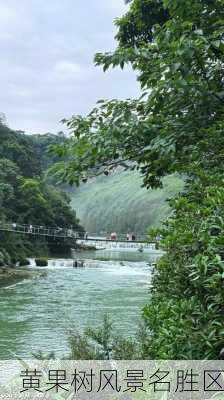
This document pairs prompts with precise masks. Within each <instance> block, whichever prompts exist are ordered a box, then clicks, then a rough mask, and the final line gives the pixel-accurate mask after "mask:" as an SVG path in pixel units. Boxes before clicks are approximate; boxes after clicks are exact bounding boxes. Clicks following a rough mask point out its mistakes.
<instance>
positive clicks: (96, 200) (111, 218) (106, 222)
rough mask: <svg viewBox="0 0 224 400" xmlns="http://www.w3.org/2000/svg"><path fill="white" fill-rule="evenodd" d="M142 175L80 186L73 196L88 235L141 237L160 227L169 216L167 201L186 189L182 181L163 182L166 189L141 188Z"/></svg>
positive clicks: (125, 175)
mask: <svg viewBox="0 0 224 400" xmlns="http://www.w3.org/2000/svg"><path fill="white" fill-rule="evenodd" d="M141 184H142V181H141V177H140V176H139V174H137V173H134V172H131V171H128V172H117V173H114V174H113V175H111V176H107V177H104V176H101V177H98V178H97V179H95V180H94V181H92V182H89V183H87V184H83V185H81V187H80V188H77V189H74V192H73V193H72V206H73V208H74V209H75V210H76V212H77V216H78V218H80V220H81V223H82V224H83V225H84V226H85V228H86V229H87V231H89V232H92V233H100V232H111V231H113V230H115V231H117V232H120V233H121V232H122V233H125V232H127V231H129V230H130V231H133V232H136V233H137V232H138V233H142V232H145V231H146V230H147V228H148V227H149V226H158V225H159V224H160V223H161V220H162V219H164V218H165V217H166V216H167V215H168V213H169V206H168V203H167V202H166V199H167V198H169V197H171V196H173V195H174V194H175V193H177V192H178V191H180V190H181V189H182V187H183V182H182V180H181V179H180V178H179V177H176V176H169V177H166V178H165V179H164V187H163V189H157V190H146V189H145V188H142V187H141Z"/></svg>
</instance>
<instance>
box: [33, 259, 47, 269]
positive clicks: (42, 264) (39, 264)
mask: <svg viewBox="0 0 224 400" xmlns="http://www.w3.org/2000/svg"><path fill="white" fill-rule="evenodd" d="M35 263H36V266H37V267H47V266H48V261H47V259H46V258H35Z"/></svg>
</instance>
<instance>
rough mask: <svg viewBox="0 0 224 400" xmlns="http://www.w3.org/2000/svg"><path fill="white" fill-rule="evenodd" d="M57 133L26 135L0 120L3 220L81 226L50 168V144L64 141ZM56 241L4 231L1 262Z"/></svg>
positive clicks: (47, 247)
mask: <svg viewBox="0 0 224 400" xmlns="http://www.w3.org/2000/svg"><path fill="white" fill-rule="evenodd" d="M64 140H65V138H64V136H63V134H62V133H59V134H58V135H51V134H46V135H25V134H24V133H23V132H19V131H13V130H11V129H10V128H9V127H8V126H6V124H4V123H3V122H0V220H1V222H3V223H4V222H7V223H17V224H21V225H23V224H32V225H33V226H34V225H41V226H52V227H56V226H57V227H71V226H73V227H74V228H78V229H81V227H80V226H79V221H78V219H77V217H76V214H75V212H74V211H73V210H72V208H71V206H70V198H69V196H68V195H67V194H66V193H65V192H63V191H62V190H61V189H60V188H55V185H53V184H51V180H50V179H49V178H48V177H47V174H46V170H47V168H48V167H49V166H50V165H51V163H53V162H54V161H55V158H54V157H53V156H51V155H49V152H48V149H49V146H50V145H52V144H56V143H62V142H63V141H64ZM54 250H55V249H54V245H53V243H51V242H50V241H49V242H47V241H45V239H42V240H37V239H36V238H34V239H32V238H30V237H29V239H28V238H26V237H22V238H21V237H20V236H18V235H16V234H10V233H3V232H1V243H0V264H1V265H12V264H15V263H16V262H17V261H22V260H23V259H24V258H25V257H26V256H28V255H30V254H33V255H34V254H39V253H40V254H42V255H43V254H44V252H45V253H46V254H47V253H48V251H54Z"/></svg>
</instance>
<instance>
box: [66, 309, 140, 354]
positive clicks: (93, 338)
mask: <svg viewBox="0 0 224 400" xmlns="http://www.w3.org/2000/svg"><path fill="white" fill-rule="evenodd" d="M138 346H139V345H138V342H137V340H135V339H131V338H123V337H121V336H117V335H114V333H113V324H112V321H111V319H110V317H109V316H108V315H105V316H104V319H103V323H102V324H101V326H99V327H97V328H87V329H86V330H85V331H84V332H83V334H80V333H74V332H71V333H70V336H69V348H70V354H69V357H68V358H69V359H71V360H108V359H110V358H112V359H115V360H124V359H136V357H137V358H138V357H139V354H138V350H139V347H138Z"/></svg>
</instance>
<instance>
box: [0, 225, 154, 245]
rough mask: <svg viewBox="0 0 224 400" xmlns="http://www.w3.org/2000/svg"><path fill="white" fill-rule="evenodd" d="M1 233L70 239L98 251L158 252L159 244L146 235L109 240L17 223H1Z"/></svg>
mask: <svg viewBox="0 0 224 400" xmlns="http://www.w3.org/2000/svg"><path fill="white" fill-rule="evenodd" d="M0 231H2V232H12V233H15V234H20V235H30V236H42V237H46V238H48V237H51V238H53V239H57V240H58V239H61V240H65V239H69V240H70V242H71V243H74V245H75V244H78V245H79V246H82V247H84V248H95V249H97V250H119V251H121V250H126V251H127V250H128V251H136V250H138V251H140V252H142V251H150V252H152V251H153V252H154V251H157V247H158V246H157V244H158V242H150V243H149V242H148V241H147V236H146V235H144V234H138V235H136V239H135V240H127V238H126V234H122V233H120V234H117V235H116V239H111V238H108V237H107V236H106V235H104V234H101V235H99V234H96V233H88V234H87V232H85V231H83V230H74V229H72V228H61V227H46V226H37V225H32V224H30V225H22V224H17V223H5V222H4V223H3V222H0Z"/></svg>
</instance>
